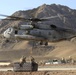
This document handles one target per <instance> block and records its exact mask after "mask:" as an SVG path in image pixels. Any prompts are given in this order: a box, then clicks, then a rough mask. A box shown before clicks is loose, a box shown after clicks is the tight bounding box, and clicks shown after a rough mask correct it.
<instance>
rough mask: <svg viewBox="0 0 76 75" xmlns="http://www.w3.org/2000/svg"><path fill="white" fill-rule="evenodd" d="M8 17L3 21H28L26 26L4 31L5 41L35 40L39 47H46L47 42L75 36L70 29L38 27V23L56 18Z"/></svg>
mask: <svg viewBox="0 0 76 75" xmlns="http://www.w3.org/2000/svg"><path fill="white" fill-rule="evenodd" d="M0 16H5V17H8V18H6V19H3V20H15V21H16V20H17V21H18V20H22V21H30V24H28V25H20V26H18V27H10V28H8V29H7V30H6V31H4V33H3V35H4V37H5V38H7V39H10V38H12V39H14V38H15V39H21V40H35V41H39V42H40V45H43V44H44V45H48V42H57V41H60V40H66V39H70V38H72V37H75V36H76V32H75V31H74V30H72V29H67V28H62V27H58V26H56V25H54V24H51V25H43V26H38V25H37V23H38V22H42V21H48V20H50V19H52V18H56V17H58V15H57V16H51V17H46V18H27V19H26V18H22V17H16V16H7V15H1V14H0Z"/></svg>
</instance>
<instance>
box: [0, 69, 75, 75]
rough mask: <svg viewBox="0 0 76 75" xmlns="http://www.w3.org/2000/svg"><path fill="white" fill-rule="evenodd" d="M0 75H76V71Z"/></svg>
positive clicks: (5, 74)
mask: <svg viewBox="0 0 76 75" xmlns="http://www.w3.org/2000/svg"><path fill="white" fill-rule="evenodd" d="M0 75H76V71H75V70H74V71H41V72H0Z"/></svg>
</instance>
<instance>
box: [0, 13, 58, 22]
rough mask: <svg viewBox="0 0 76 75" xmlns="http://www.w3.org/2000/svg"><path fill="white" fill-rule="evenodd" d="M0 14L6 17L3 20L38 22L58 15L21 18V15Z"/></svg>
mask: <svg viewBox="0 0 76 75" xmlns="http://www.w3.org/2000/svg"><path fill="white" fill-rule="evenodd" d="M0 16H4V17H8V18H9V19H8V18H6V19H3V20H24V21H33V22H34V21H35V22H38V21H48V20H50V19H52V18H56V17H58V15H57V16H51V17H44V18H27V19H26V18H23V17H16V16H8V15H3V14H0Z"/></svg>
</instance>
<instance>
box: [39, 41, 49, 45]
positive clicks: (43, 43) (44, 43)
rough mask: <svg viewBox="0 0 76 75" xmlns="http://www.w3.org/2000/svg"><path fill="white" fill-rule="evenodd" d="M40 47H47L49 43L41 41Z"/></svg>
mask: <svg viewBox="0 0 76 75" xmlns="http://www.w3.org/2000/svg"><path fill="white" fill-rule="evenodd" d="M39 44H40V45H45V46H47V45H48V42H43V41H40V43H39Z"/></svg>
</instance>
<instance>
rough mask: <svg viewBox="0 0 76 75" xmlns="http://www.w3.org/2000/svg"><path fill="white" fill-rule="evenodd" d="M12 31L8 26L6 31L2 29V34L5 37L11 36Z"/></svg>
mask: <svg viewBox="0 0 76 75" xmlns="http://www.w3.org/2000/svg"><path fill="white" fill-rule="evenodd" d="M13 33H14V29H13V28H8V29H7V30H6V31H4V33H3V35H4V37H5V38H12V36H13Z"/></svg>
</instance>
